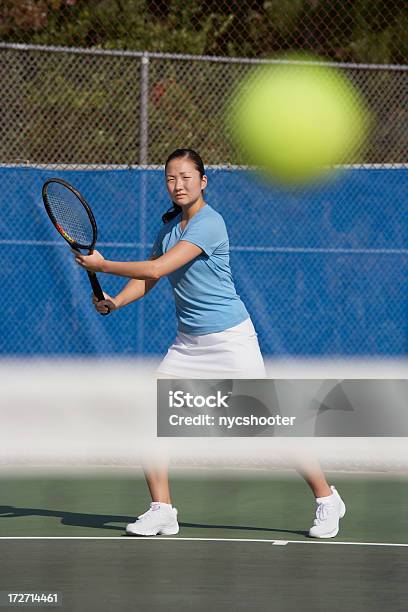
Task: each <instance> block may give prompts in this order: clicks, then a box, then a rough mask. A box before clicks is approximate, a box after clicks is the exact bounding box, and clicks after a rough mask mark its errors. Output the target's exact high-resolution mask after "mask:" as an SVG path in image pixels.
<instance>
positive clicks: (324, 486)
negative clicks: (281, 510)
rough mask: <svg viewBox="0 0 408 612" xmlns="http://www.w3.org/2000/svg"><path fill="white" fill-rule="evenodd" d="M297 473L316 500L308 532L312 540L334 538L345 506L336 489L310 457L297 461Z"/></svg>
mask: <svg viewBox="0 0 408 612" xmlns="http://www.w3.org/2000/svg"><path fill="white" fill-rule="evenodd" d="M295 467H296V469H297V471H298V473H299V474H300V475H301V476H302V477H303V478H304V479H305V481H306V482H307V484H308V485H309V487H310V488H311V490H312V491H313V494H314V496H315V498H316V515H315V519H314V522H313V526H312V527H311V528H310V530H309V535H310V536H311V537H312V538H334V537H335V536H336V535H337V534H338V532H339V521H340V519H341V518H343V516H344V515H345V513H346V506H345V504H344V501H343V500H342V499H341V497H340V495H339V494H338V492H337V490H336V488H335V487H334V486H329V484H328V482H327V480H326V477H325V475H324V473H323V471H322V469H321V467H320V464H319V462H318V461H317V459H316V458H314V457H312V456H308V457H305V456H303V457H302V460H299V459H297V461H296V465H295Z"/></svg>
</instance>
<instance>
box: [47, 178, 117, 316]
mask: <svg viewBox="0 0 408 612" xmlns="http://www.w3.org/2000/svg"><path fill="white" fill-rule="evenodd" d="M42 197H43V201H44V206H45V210H46V211H47V214H48V216H49V218H50V219H51V221H52V223H53V225H54V227H55V228H56V229H57V230H58V232H59V233H60V234H61V236H62V237H63V238H64V239H65V240H66V241H67V242H68V244H69V245H70V246H71V247H72V248H73V249H74V250H76V251H80V250H81V249H84V250H87V251H88V253H89V254H91V253H92V252H93V250H94V247H95V243H96V238H97V235H98V230H97V227H96V221H95V217H94V216H93V213H92V210H91V208H90V206H89V204H87V202H86V201H85V199H84V198H83V196H82V195H81V194H80V193H79V191H77V189H75V188H74V187H72V185H70V184H69V183H67V182H66V181H63V180H62V179H58V178H54V179H49V180H48V181H46V182H45V183H44V185H43V188H42ZM87 273H88V278H89V281H90V283H91V286H92V291H93V293H94V295H95V296H96V298H97V300H98V302H100V301H101V300H104V299H105V296H104V295H103V291H102V289H101V286H100V284H99V281H98V279H97V277H96V274H95V272H90V271H89V270H87ZM101 314H102V315H107V314H109V312H105V313H103V312H101Z"/></svg>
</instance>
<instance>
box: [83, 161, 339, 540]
mask: <svg viewBox="0 0 408 612" xmlns="http://www.w3.org/2000/svg"><path fill="white" fill-rule="evenodd" d="M165 178H166V184H167V191H168V193H169V196H170V198H171V201H172V204H173V206H172V208H171V209H169V210H168V211H167V212H166V213H165V214H164V215H163V217H162V220H163V223H164V225H163V227H162V229H161V230H160V231H159V233H158V235H157V238H156V240H155V243H154V246H153V250H152V253H151V256H150V259H149V260H148V261H141V262H117V261H108V260H106V259H104V257H103V256H102V255H101V254H100V253H99V252H98V251H96V250H95V251H94V252H93V254H92V255H82V254H78V253H74V255H75V259H76V262H77V263H78V264H79V265H80V266H82V267H83V268H86V269H87V270H93V271H94V272H105V273H107V274H114V275H118V276H124V277H128V278H130V279H131V280H130V281H129V282H128V283H127V284H126V286H125V287H124V289H123V290H122V291H121V292H120V293H119V294H118V295H117V296H116V297H114V298H113V297H110V296H109V295H107V294H105V297H106V299H105V300H103V301H100V302H97V300H96V298H94V299H93V301H94V304H95V308H96V310H97V311H98V312H107V311H108V310H110V311H113V310H117V309H118V308H123V307H124V306H126V305H128V304H130V303H131V302H135V301H136V300H139V299H141V298H142V297H143V296H145V295H146V294H147V292H148V291H150V290H151V289H152V288H153V287H154V286H155V284H156V283H157V282H158V280H159V279H160V278H161V277H163V276H167V277H168V278H169V281H170V283H171V286H172V288H173V294H174V299H175V303H176V314H177V319H178V333H177V337H176V339H175V341H174V343H173V344H172V345H171V346H170V348H169V350H168V352H167V355H166V356H165V358H164V359H163V361H162V362H161V364H160V366H159V368H158V377H159V378H200V377H204V378H217V379H218V378H220V377H222V378H248V379H251V378H265V376H266V373H265V367H264V362H263V359H262V355H261V351H260V348H259V344H258V338H257V334H256V331H255V329H254V326H253V324H252V321H251V318H250V316H249V314H248V311H247V309H246V307H245V305H244V304H243V302H242V300H241V298H240V297H239V295H238V294H237V292H236V290H235V286H234V282H233V279H232V274H231V268H230V262H229V241H228V234H227V230H226V227H225V223H224V220H223V218H222V216H221V215H220V214H219V213H218V212H217V211H216V210H215V209H214V208H212V207H211V206H210V205H209V204H207V202H206V201H205V200H204V190H205V188H206V186H207V177H206V175H205V170H204V165H203V162H202V160H201V158H200V156H199V155H198V153H196V152H195V151H193V150H192V149H177V150H176V151H174V152H173V153H172V154H171V155H170V156H169V157H168V159H167V161H166V165H165ZM299 471H300V472H301V474H302V475H303V477H304V478H305V480H306V482H307V483H308V484H309V485H310V487H311V489H312V491H313V493H314V495H315V497H316V502H317V509H316V518H315V521H314V525H313V527H312V528H311V529H310V532H309V533H310V535H311V536H312V537H318V538H330V537H334V536H335V535H337V533H338V529H339V519H340V518H341V517H342V516H343V515H344V513H345V506H344V503H343V501H342V499H341V498H340V496H339V494H338V493H337V491H336V489H335V488H334V487H329V485H328V483H327V481H326V479H325V477H324V474H323V473H322V471H321V469H320V467H319V465H318V464H316V465H313V466H310V465H309V466H306V467H305V468H304V469H300V470H299ZM145 475H146V480H147V484H148V487H149V490H150V493H151V497H152V503H151V504H150V508H149V509H148V510H147V512H145V513H144V514H142V515H141V516H139V517H138V518H137V520H136V521H135V522H134V523H131V524H129V525H128V526H127V529H126V531H127V533H128V534H131V535H141V536H143V535H145V536H148V535H157V534H165V535H173V534H176V533H178V531H179V525H178V522H177V510H176V508H174V507H173V506H172V502H171V497H170V490H169V482H168V471H167V466H166V467H163V466H158V467H156V468H154V469H153V468H151V469H146V470H145Z"/></svg>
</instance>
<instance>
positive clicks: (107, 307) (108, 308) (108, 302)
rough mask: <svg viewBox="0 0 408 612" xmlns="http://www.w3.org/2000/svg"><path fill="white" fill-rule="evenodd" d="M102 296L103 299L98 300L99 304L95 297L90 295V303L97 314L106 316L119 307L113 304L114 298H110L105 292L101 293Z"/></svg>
mask: <svg viewBox="0 0 408 612" xmlns="http://www.w3.org/2000/svg"><path fill="white" fill-rule="evenodd" d="M103 295H104V297H105V299H104V300H100V301H99V302H98V298H97V297H96V295H92V303H93V305H94V306H95V309H96V310H97V311H98V312H101V313H103V314H106V313H107V312H112V311H113V310H117V309H118V308H119V306H118V305H117V303H116V302H115V298H113V297H111V296H110V295H108V294H107V293H105V292H104V293H103Z"/></svg>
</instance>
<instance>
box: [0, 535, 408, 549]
mask: <svg viewBox="0 0 408 612" xmlns="http://www.w3.org/2000/svg"><path fill="white" fill-rule="evenodd" d="M1 540H121V541H123V542H125V541H135V540H139V541H143V542H146V541H150V542H152V541H156V542H160V541H162V540H169V541H172V542H180V541H181V542H263V543H268V544H274V545H280V546H286V545H287V544H337V545H345V546H347V545H348V546H393V547H408V544H400V543H395V542H341V541H332V540H263V539H253V538H178V537H175V536H173V537H166V536H159V537H154V536H151V537H149V536H147V537H134V536H126V537H124V536H0V541H1Z"/></svg>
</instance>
